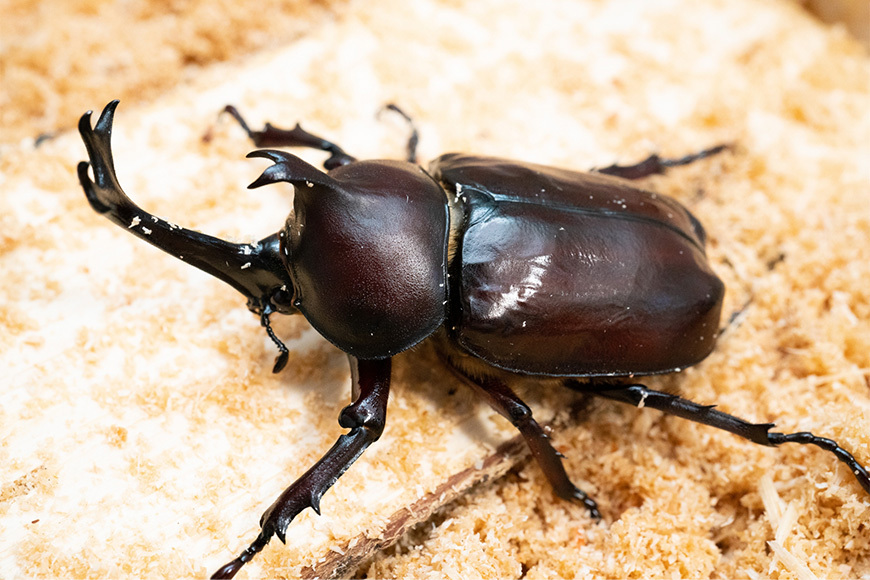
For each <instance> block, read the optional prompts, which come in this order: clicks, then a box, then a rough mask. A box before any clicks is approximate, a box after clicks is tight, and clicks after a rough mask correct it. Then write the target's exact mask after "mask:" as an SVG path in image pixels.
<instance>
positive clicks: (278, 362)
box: [260, 311, 290, 373]
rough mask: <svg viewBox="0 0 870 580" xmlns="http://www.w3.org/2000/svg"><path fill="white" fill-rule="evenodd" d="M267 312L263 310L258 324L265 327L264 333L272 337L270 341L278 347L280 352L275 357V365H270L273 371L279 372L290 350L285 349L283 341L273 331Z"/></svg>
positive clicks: (285, 363) (284, 364)
mask: <svg viewBox="0 0 870 580" xmlns="http://www.w3.org/2000/svg"><path fill="white" fill-rule="evenodd" d="M269 314H271V313H270V312H268V311H264V312H263V314H261V315H260V324H261V325H263V326H264V327H265V328H266V334H268V335H269V338H271V339H272V342H274V343H275V346H277V347H278V350H279V351H281V353H280V354H279V355H278V356H276V357H275V366H273V367H272V372H273V373H280V372H281V370H282V369H283V368H284V367H285V366H286V365H287V360H288V359H289V358H290V351H289V350H287V347H286V346H284V343H283V342H281V339H280V338H278V337H277V336H276V335H275V331H274V330H272V325H271V324H270V323H269Z"/></svg>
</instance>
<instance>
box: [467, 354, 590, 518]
mask: <svg viewBox="0 0 870 580" xmlns="http://www.w3.org/2000/svg"><path fill="white" fill-rule="evenodd" d="M456 370H457V371H458V372H459V373H460V374H461V375H462V376H463V377H464V378H466V379H467V380H468V381H469V382H470V383H471V384H472V385H473V386H474V387H475V390H476V391H477V392H478V394H480V395H481V396H482V397H483V398H484V399H485V400H486V402H487V403H489V405H490V406H491V407H492V408H493V409H495V410H496V411H497V412H498V413H499V414H500V415H501V416H502V417H504V418H505V419H507V420H508V421H510V422H511V424H512V425H513V426H514V427H516V428H517V430H519V432H520V434H521V435H522V436H523V439H525V441H526V444H527V445H528V446H529V450H530V451H531V452H532V457H534V458H535V460H536V461H537V462H538V465H540V466H541V470H542V471H543V472H544V475H545V476H546V477H547V480H548V481H549V482H550V485H551V486H552V487H553V490H554V491H555V492H556V495H558V496H559V497H561V498H562V499H567V500H579V501H581V502H583V505H585V506H586V508H587V509H588V510H589V515H591V516H592V517H593V518H595V519H597V520H598V519H601V512H599V511H598V504H596V503H595V500H593V499H592V498H590V497H589V496H588V495H586V493H585V492H584V491H582V490H580V489H578V488H577V486H575V485H574V484H573V483H572V482H571V479H570V478H569V477H568V474H567V473H566V472H565V466H564V465H563V464H562V457H563V456H562V454H561V453H559V452H558V451H556V449H555V448H554V447H553V445H552V443H550V438H549V437H548V436H547V434H546V433H545V432H544V429H543V428H542V427H541V426H540V425H539V424H538V422H537V421H535V419H534V417H532V410H531V409H529V406H528V405H526V404H525V403H524V402H523V401H522V400H521V399H520V398H519V397H518V396H517V395H516V393H514V392H513V391H512V390H511V389H510V387H508V386H507V384H506V383H505V382H504V381H502V380H500V379H498V378H495V377H492V376H486V377H483V378H477V377H472V376H471V375H469V374H467V373H465V372H463V371H461V370H460V369H456Z"/></svg>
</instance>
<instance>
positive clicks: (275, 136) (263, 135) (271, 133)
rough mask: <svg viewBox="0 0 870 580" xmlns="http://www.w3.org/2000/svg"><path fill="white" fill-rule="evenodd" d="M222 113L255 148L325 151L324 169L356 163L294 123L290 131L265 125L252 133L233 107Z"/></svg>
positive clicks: (338, 148) (325, 141)
mask: <svg viewBox="0 0 870 580" xmlns="http://www.w3.org/2000/svg"><path fill="white" fill-rule="evenodd" d="M223 112H224V113H227V114H228V115H230V116H231V117H232V118H234V119H235V120H236V121H238V123H239V125H241V126H242V129H244V131H245V133H247V134H248V137H249V138H250V139H251V141H253V142H254V145H256V146H257V147H309V148H311V149H320V150H321V151H327V152H329V153H330V154H331V155H330V157H329V159H327V160H326V161H324V162H323V166H324V167H325V168H326V169H335V168H336V167H338V166H340V165H347V164H348V163H351V162H353V161H356V158H355V157H353V156H351V155H348V154H347V153H346V152H345V150H344V149H342V148H341V147H339V146H338V145H336V144H335V143H333V142H332V141H327V140H326V139H324V138H322V137H318V136H317V135H313V134H311V133H309V132H308V131H306V130H305V129H303V128H302V127H301V126H300V125H299V123H296V126H295V127H293V128H292V129H279V128H278V127H275V126H273V125H272V124H271V123H266V125H265V126H264V127H263V129H261V130H259V131H254V130H253V129H251V128H250V127H249V126H248V123H247V122H246V121H245V119H244V117H242V115H241V113H239V111H238V109H236V108H235V107H234V106H232V105H227V106H226V107H224V110H223Z"/></svg>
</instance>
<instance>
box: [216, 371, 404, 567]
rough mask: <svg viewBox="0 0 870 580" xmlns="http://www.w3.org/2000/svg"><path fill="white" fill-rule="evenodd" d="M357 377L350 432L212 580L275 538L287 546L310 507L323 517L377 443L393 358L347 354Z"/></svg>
mask: <svg viewBox="0 0 870 580" xmlns="http://www.w3.org/2000/svg"><path fill="white" fill-rule="evenodd" d="M348 358H349V359H350V366H351V373H352V376H353V394H354V402H353V403H351V404H350V405H348V406H347V407H345V408H344V409H342V411H341V414H340V415H339V416H338V423H339V425H341V426H342V427H344V428H345V429H350V432H349V433H345V434H343V435H341V436H340V437H339V438H338V441H336V442H335V444H334V445H333V446H332V448H331V449H330V450H329V451H327V452H326V454H325V455H324V456H323V457H322V458H321V459H320V461H318V462H317V463H315V464H314V465H313V466H312V467H311V468H310V469H309V470H308V471H306V472H305V473H304V474H303V475H302V477H300V478H299V479H297V480H296V481H295V482H294V483H293V484H292V485H291V486H290V487H288V488H287V489H286V490H284V493H282V494H281V495H280V496H279V497H278V499H277V500H276V501H275V503H274V504H272V506H271V507H270V508H269V509H267V510H266V512H265V513H264V514H263V517H262V518H260V528H261V530H260V534H259V535H258V536H257V539H256V540H254V542H253V543H252V544H251V545H250V546H249V547H248V548H247V549H246V550H245V551H244V552H242V553H241V554H240V555H239V557H237V558H236V559H235V560H233V561H232V562H229V563H228V564H226V565H224V566H223V567H221V568H220V569H219V570H218V571H217V572H215V573H214V575H213V576H212V578H232V577H233V576H235V575H236V573H237V572H238V571H239V570H240V569H241V568H242V566H244V564H245V563H246V562H249V561H250V560H251V559H252V558H253V557H254V556H255V555H256V554H257V553H258V552H260V551H261V550H262V549H263V548H265V547H266V544H268V543H269V540H271V539H272V536H273V535H277V536H278V539H280V540H281V541H282V542H285V533H286V531H287V526H289V525H290V522H291V521H293V518H295V517H296V516H297V515H298V514H299V513H300V512H301V511H302V510H304V509H305V508H307V507H310V508H311V509H313V510H314V511H315V512H317V513H318V514H319V513H320V498H321V497H322V496H323V494H324V493H326V491H327V490H328V489H329V488H330V487H332V484H334V483H335V482H336V481H337V480H338V478H339V477H341V476H342V474H343V473H344V472H345V471H347V469H348V468H349V467H350V466H351V464H352V463H353V462H354V461H356V460H357V459H358V458H359V456H360V455H362V453H363V452H364V451H365V450H366V449H367V448H368V446H369V445H371V444H372V443H374V442H375V441H377V440H378V438H379V437H380V436H381V433H382V432H383V430H384V425H385V424H386V419H387V399H388V398H389V393H390V369H391V361H392V359H389V358H387V359H381V360H358V359H356V358H355V357H352V356H350V355H348Z"/></svg>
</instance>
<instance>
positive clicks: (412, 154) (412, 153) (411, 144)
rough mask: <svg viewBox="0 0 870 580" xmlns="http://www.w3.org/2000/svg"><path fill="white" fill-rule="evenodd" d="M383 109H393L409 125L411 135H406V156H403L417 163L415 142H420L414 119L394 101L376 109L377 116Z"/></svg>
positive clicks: (410, 161)
mask: <svg viewBox="0 0 870 580" xmlns="http://www.w3.org/2000/svg"><path fill="white" fill-rule="evenodd" d="M384 111H393V112H394V113H398V114H399V115H401V116H402V118H403V119H405V121H406V122H407V123H408V126H409V127H411V136H410V137H408V144H407V145H406V146H405V150H406V151H407V152H408V155H407V157H406V158H405V159H406V160H407V161H408V162H409V163H417V144H418V143H419V142H420V132H419V131H417V126H416V125H415V124H414V119H412V118H411V116H410V115H408V113H406V112H405V111H403V110H402V109H400V108H399V106H398V105H396V104H394V103H387V104H386V105H384V106H383V107H381V108H380V110H379V111H378V117H380V116H381V113H383V112H384Z"/></svg>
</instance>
